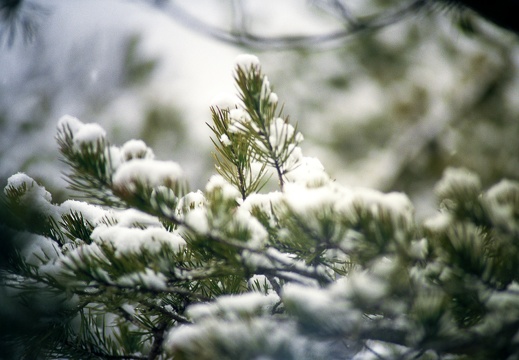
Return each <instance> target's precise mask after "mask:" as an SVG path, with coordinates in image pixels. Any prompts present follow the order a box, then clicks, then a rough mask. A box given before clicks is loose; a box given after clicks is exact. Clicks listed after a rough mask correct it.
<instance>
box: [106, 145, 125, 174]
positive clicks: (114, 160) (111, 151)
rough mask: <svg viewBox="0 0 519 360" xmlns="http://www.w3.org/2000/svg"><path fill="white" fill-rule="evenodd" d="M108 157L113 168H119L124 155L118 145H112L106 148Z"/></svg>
mask: <svg viewBox="0 0 519 360" xmlns="http://www.w3.org/2000/svg"><path fill="white" fill-rule="evenodd" d="M105 153H106V157H107V158H108V159H110V165H111V167H112V169H113V170H115V169H117V168H118V167H119V165H121V163H123V155H122V154H121V149H120V148H119V147H117V146H114V145H110V146H108V147H106V149H105Z"/></svg>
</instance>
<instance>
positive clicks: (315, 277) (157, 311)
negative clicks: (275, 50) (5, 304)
mask: <svg viewBox="0 0 519 360" xmlns="http://www.w3.org/2000/svg"><path fill="white" fill-rule="evenodd" d="M235 76H236V77H235V79H236V82H237V88H238V91H239V100H238V101H237V102H235V103H233V104H231V105H226V106H225V105H221V104H220V105H217V104H215V106H214V107H213V124H211V125H210V127H211V129H212V131H213V134H214V136H215V137H216V138H214V139H213V143H214V145H215V148H216V152H217V155H216V156H215V157H216V163H217V172H218V174H217V175H214V176H213V177H211V178H210V180H209V181H208V183H207V185H206V187H205V189H203V190H198V191H195V192H189V191H188V190H187V189H188V187H187V185H186V181H185V179H184V174H183V171H182V169H181V168H180V166H179V165H178V164H177V163H175V162H172V161H161V160H157V159H155V157H154V155H153V151H152V150H151V149H150V148H148V147H147V146H146V144H144V143H143V142H142V141H138V140H130V141H128V142H127V143H125V144H123V145H122V146H121V147H118V146H114V145H110V144H109V142H108V140H107V139H106V134H105V131H104V130H103V129H102V128H101V127H100V126H99V125H96V124H84V123H82V122H81V121H79V120H78V119H75V118H72V117H69V116H67V117H64V118H62V119H61V120H60V121H59V123H58V143H59V145H60V150H61V152H62V155H63V156H64V160H65V162H66V163H67V164H68V165H69V166H70V173H69V175H68V176H69V182H70V186H71V188H72V189H73V190H75V192H76V193H77V195H78V196H79V198H80V199H81V200H82V201H77V200H67V201H65V202H63V203H61V204H56V203H54V202H53V201H52V197H51V195H50V193H49V192H47V191H46V190H45V189H44V188H43V187H42V186H41V185H39V184H38V183H37V182H36V181H34V180H33V179H31V178H30V177H28V176H27V175H25V174H16V175H13V176H12V177H11V178H10V179H9V181H8V184H7V186H6V188H5V191H4V195H5V196H4V202H5V205H6V207H7V208H8V209H9V211H10V215H11V216H10V217H9V218H8V219H7V218H6V221H4V222H5V224H3V225H2V228H3V229H6V232H5V233H6V234H10V235H11V236H10V239H8V240H6V241H10V242H9V245H10V246H11V248H10V252H8V253H7V255H2V256H6V257H8V258H9V261H8V262H7V264H8V265H5V266H4V265H2V269H1V270H2V274H3V276H2V278H3V279H2V281H3V286H4V287H5V288H8V289H9V291H10V292H9V294H13V295H12V296H13V297H15V296H16V297H18V298H20V299H21V300H22V301H21V302H20V304H24V305H23V306H25V307H27V308H29V309H30V310H31V314H33V316H35V317H39V318H40V319H44V320H45V321H43V320H42V321H35V324H36V325H35V326H33V327H34V331H32V330H27V331H24V332H20V333H15V334H14V335H13V336H12V338H10V339H7V341H10V342H11V344H12V343H13V342H14V343H16V344H17V346H18V348H19V349H21V350H20V351H21V353H20V356H25V357H26V358H37V357H40V356H41V357H48V358H63V357H65V358H70V359H83V358H85V357H87V356H95V357H96V358H100V359H145V358H147V359H159V358H174V359H202V360H203V359H229V358H232V359H255V358H269V359H316V358H326V359H355V360H361V359H362V360H367V359H375V358H378V359H380V358H383V359H421V360H429V359H440V358H449V359H457V360H461V359H466V358H471V359H496V358H499V359H515V358H516V357H517V356H519V348H518V346H517V333H518V331H519V321H517V319H519V285H518V281H519V272H518V269H519V183H517V182H514V181H509V180H503V181H502V182H500V183H499V184H497V185H495V186H493V187H492V188H490V189H488V190H485V189H483V187H482V186H481V183H480V181H479V178H478V177H477V175H475V174H473V173H471V172H469V171H467V170H459V169H448V170H447V171H446V172H445V175H444V178H443V179H442V180H441V181H440V183H439V184H438V186H437V188H436V192H437V196H438V198H439V206H440V211H439V212H438V214H437V216H435V217H433V218H431V219H427V220H426V221H424V222H420V221H417V220H416V219H415V217H414V210H413V206H412V204H411V202H410V201H409V199H408V198H407V197H406V196H405V195H404V194H400V193H391V194H383V193H380V192H378V191H375V190H369V189H355V188H350V187H347V186H343V185H340V184H338V183H336V182H334V181H332V180H331V179H330V177H329V176H328V175H327V174H326V172H325V171H324V168H323V166H322V165H321V163H320V162H319V160H317V159H314V158H309V157H305V156H303V152H302V150H301V148H300V147H299V143H300V141H301V140H302V136H301V135H300V134H299V133H298V132H297V131H296V129H295V128H294V127H292V125H290V124H289V122H288V118H286V117H284V118H282V117H281V116H282V115H281V112H280V111H278V109H277V103H278V99H277V96H276V95H275V94H274V93H273V92H272V90H271V87H270V85H269V84H268V80H267V78H266V76H265V75H263V73H262V71H261V67H260V64H259V61H258V59H257V58H256V57H252V56H250V55H249V56H241V57H239V58H238V61H237V65H236V68H235ZM256 169H259V170H258V171H256ZM271 170H272V171H273V172H274V174H276V176H277V177H278V180H279V185H280V187H279V190H277V191H264V192H260V191H261V189H262V188H261V185H262V184H263V181H264V179H265V178H264V175H265V174H266V173H267V172H268V171H271ZM7 220H9V221H7ZM6 296H7V295H6ZM9 296H11V295H9ZM9 296H8V298H9V299H10V302H12V301H13V300H12V299H13V297H9ZM49 304H53V306H52V307H50V306H48V305H49ZM17 306H22V305H17ZM42 308H44V310H42ZM495 339H498V341H496V340H495ZM2 341H4V340H2Z"/></svg>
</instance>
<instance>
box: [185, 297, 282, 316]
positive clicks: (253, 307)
mask: <svg viewBox="0 0 519 360" xmlns="http://www.w3.org/2000/svg"><path fill="white" fill-rule="evenodd" d="M278 301H279V297H278V296H277V295H276V294H274V293H273V294H269V295H263V294H260V293H258V292H250V293H245V294H240V295H223V296H220V297H219V298H218V299H217V300H216V301H215V302H212V303H208V304H195V305H191V306H190V307H189V308H188V309H187V314H188V316H189V317H190V318H191V319H192V320H194V321H195V322H198V321H200V320H202V319H206V318H208V317H221V316H223V317H224V318H226V319H229V320H233V319H236V318H238V317H240V316H243V315H245V316H246V315H250V314H255V313H258V311H261V312H263V313H265V312H268V311H269V310H270V309H271V308H272V307H273V306H274V305H275V304H276V303H277V302H278Z"/></svg>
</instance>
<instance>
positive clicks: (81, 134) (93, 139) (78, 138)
mask: <svg viewBox="0 0 519 360" xmlns="http://www.w3.org/2000/svg"><path fill="white" fill-rule="evenodd" d="M105 137H106V131H105V130H104V129H103V128H102V127H101V126H100V125H99V124H96V123H91V124H84V125H83V126H82V127H81V128H79V129H78V131H77V132H75V133H74V143H75V144H76V145H81V144H96V143H97V142H98V141H99V140H102V139H104V138H105Z"/></svg>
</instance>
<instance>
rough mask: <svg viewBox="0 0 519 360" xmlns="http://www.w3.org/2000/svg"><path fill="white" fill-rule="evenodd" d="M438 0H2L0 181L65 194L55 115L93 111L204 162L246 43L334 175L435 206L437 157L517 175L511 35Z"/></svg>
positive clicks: (119, 132)
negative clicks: (220, 101)
mask: <svg viewBox="0 0 519 360" xmlns="http://www.w3.org/2000/svg"><path fill="white" fill-rule="evenodd" d="M450 3H451V2H449V1H433V0H429V1H410V0H393V1H388V0H386V1H383V0H362V1H361V0H350V1H348V0H343V1H341V0H314V1H304V0H283V1H274V0H197V1H190V0H183V1H180V0H177V1H166V0H155V1H144V0H142V1H137V0H24V1H13V0H4V1H3V2H0V4H2V8H1V9H2V10H1V11H2V12H1V13H0V14H1V17H2V19H1V20H0V41H1V47H0V180H1V181H2V187H3V186H4V184H5V182H6V179H7V177H9V176H10V175H11V174H14V173H16V172H18V171H22V172H25V173H27V174H28V175H29V176H31V177H33V178H35V179H36V180H38V181H39V182H40V183H42V184H44V185H45V186H46V187H47V189H48V190H50V191H51V192H52V193H53V195H54V200H55V201H57V202H60V201H62V200H64V199H65V198H66V196H67V194H66V192H64V188H65V186H66V183H65V181H64V180H63V176H62V172H63V171H64V170H65V169H64V167H63V165H62V164H61V163H60V160H59V154H58V150H57V145H56V143H55V141H54V136H55V132H56V123H57V121H58V119H59V118H60V117H61V116H63V115H65V114H69V115H73V116H76V117H78V118H79V119H81V120H82V121H83V122H97V123H99V124H101V125H102V126H103V127H104V128H105V129H106V131H107V134H108V138H109V139H110V140H111V141H112V143H113V144H115V145H122V144H123V143H124V142H125V141H127V140H130V139H133V138H135V139H142V140H144V141H145V142H146V143H147V144H148V145H149V146H150V147H152V148H153V149H154V151H155V154H156V156H157V158H159V159H163V160H174V161H177V162H178V163H180V164H181V166H182V167H183V168H184V169H185V171H186V173H187V175H188V177H189V181H190V184H191V188H192V189H193V190H195V189H197V188H202V187H203V186H204V184H205V183H206V181H207V180H208V178H209V176H210V175H211V174H212V173H213V172H214V171H213V169H214V165H213V160H212V157H211V155H210V154H211V151H212V144H211V141H210V139H209V136H210V131H209V129H208V127H207V125H206V122H210V121H211V118H210V112H209V106H210V104H211V100H212V99H213V98H214V97H215V96H217V95H219V94H222V93H234V85H233V80H232V69H233V64H234V58H235V57H236V56H237V55H238V54H241V53H253V54H255V55H257V56H258V57H259V58H260V60H261V63H262V65H263V70H264V72H265V73H266V74H267V75H268V77H269V80H270V82H271V84H272V85H273V86H274V90H275V91H276V92H277V93H278V95H279V99H280V102H283V103H285V113H286V114H289V115H290V119H291V121H292V122H294V123H295V122H297V123H298V124H299V125H298V126H299V130H300V131H301V132H302V133H303V134H304V136H305V141H304V142H303V143H302V147H303V151H304V153H305V155H306V156H312V157H317V158H319V159H320V160H321V162H322V163H323V165H324V166H325V168H326V170H327V171H328V173H329V174H331V176H332V177H333V178H334V179H336V181H337V182H339V183H341V184H343V185H351V186H363V187H372V188H376V189H380V190H383V191H404V192H406V193H407V194H408V195H409V196H410V197H411V199H412V200H413V202H414V203H415V206H416V209H417V213H418V216H425V215H428V214H430V213H431V212H432V211H433V210H434V208H435V203H434V194H433V191H432V188H433V186H434V184H435V183H436V182H437V181H438V180H439V178H440V177H441V174H442V172H443V170H444V169H445V168H446V167H449V166H456V167H459V166H463V167H467V168H469V169H471V170H473V171H475V172H476V173H478V174H479V175H480V176H481V178H482V181H483V183H484V185H489V184H491V183H494V182H496V181H498V180H499V179H501V178H504V177H506V178H511V179H518V178H519V156H518V155H519V76H518V73H517V69H518V66H519V46H518V44H519V42H518V40H519V38H518V36H517V35H516V34H514V33H513V32H509V31H507V30H504V29H503V28H501V27H499V26H496V25H495V24H493V23H490V22H488V21H487V20H485V19H484V18H483V17H481V16H479V15H478V14H477V13H475V12H472V11H470V10H464V9H463V8H460V7H458V6H455V5H452V4H450Z"/></svg>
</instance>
